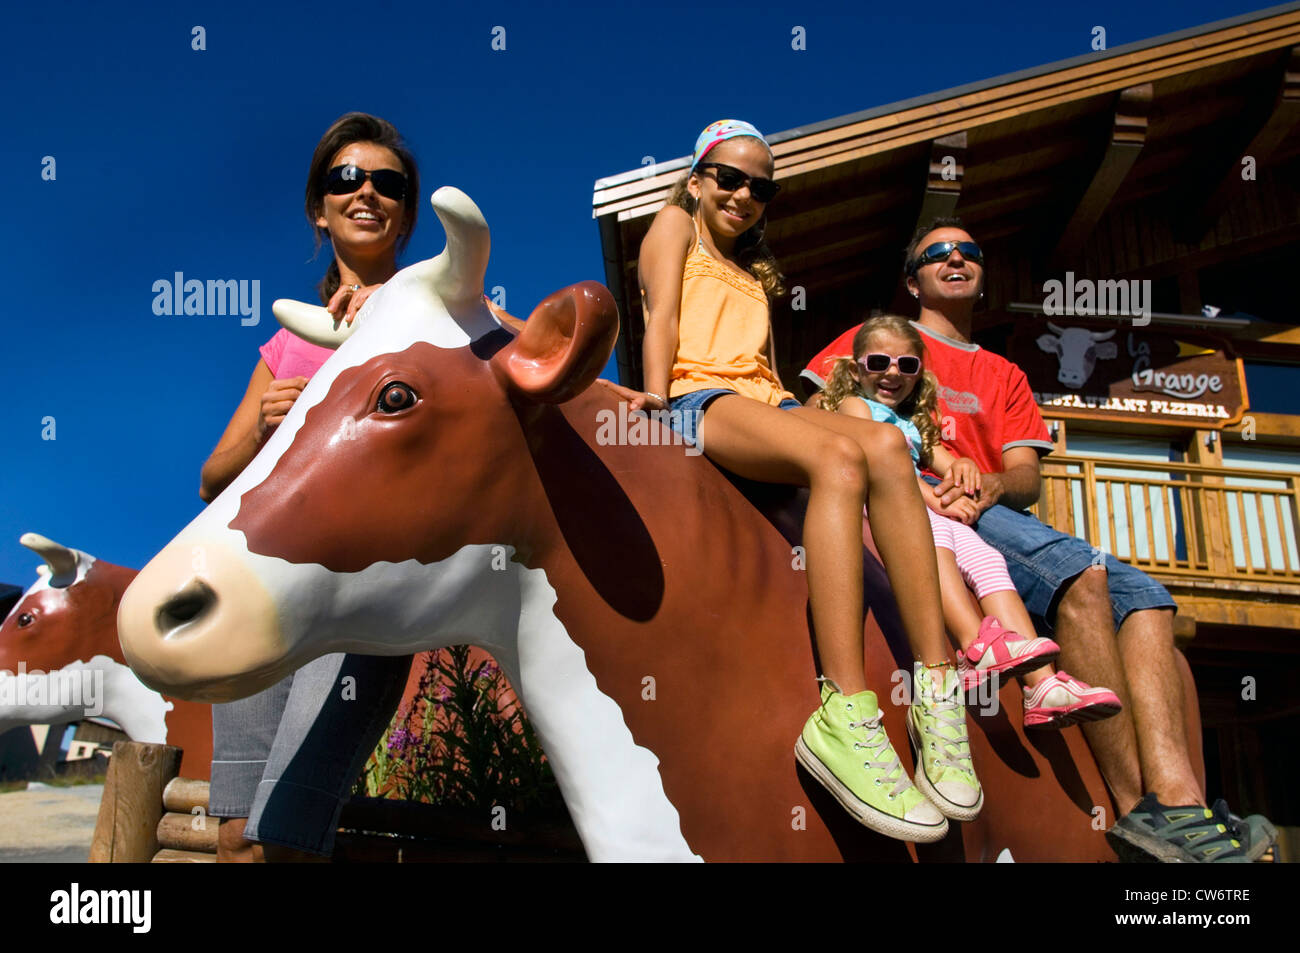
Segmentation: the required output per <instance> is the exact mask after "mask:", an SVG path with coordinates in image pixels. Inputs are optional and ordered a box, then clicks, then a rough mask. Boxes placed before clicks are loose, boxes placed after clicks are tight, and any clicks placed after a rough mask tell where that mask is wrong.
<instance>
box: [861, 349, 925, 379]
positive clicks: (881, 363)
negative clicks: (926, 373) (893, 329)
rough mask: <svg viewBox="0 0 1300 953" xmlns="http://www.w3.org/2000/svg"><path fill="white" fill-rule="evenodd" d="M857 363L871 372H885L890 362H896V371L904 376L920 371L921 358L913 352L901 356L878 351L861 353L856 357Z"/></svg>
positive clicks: (913, 375) (914, 374)
mask: <svg viewBox="0 0 1300 953" xmlns="http://www.w3.org/2000/svg"><path fill="white" fill-rule="evenodd" d="M858 363H859V364H861V365H862V366H863V367H865V368H866V369H867V370H868V371H870V372H871V373H872V374H883V373H885V371H887V370H889V366H890V365H891V364H897V365H898V373H900V374H902V375H903V376H904V377H915V376H916V375H917V374H919V373H921V359H920V358H919V357H917V356H916V355H915V354H904V355H902V356H901V357H894V356H893V355H892V354H880V353H875V354H863V355H862V356H861V357H860V358H858Z"/></svg>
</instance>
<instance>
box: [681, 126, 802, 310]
mask: <svg viewBox="0 0 1300 953" xmlns="http://www.w3.org/2000/svg"><path fill="white" fill-rule="evenodd" d="M734 138H736V139H751V140H753V141H754V142H759V143H762V144H763V146H764V148H766V147H767V143H765V142H763V140H762V139H754V137H753V136H736V137H734ZM698 174H699V173H697V172H687V173H686V174H685V175H683V176H682V177H681V178H680V179H678V180H677V181H676V182H675V183H673V188H672V191H671V192H669V193H668V201H667V204H668V205H676V206H677V207H678V208H681V209H685V210H686V214H687V215H689V216H691V217H692V218H694V217H695V210H696V208H698V207H699V202H698V200H697V199H696V198H695V196H693V195H691V193H690V190H688V189H687V188H686V184H687V183H688V182H690V180H691V176H692V175H698ZM766 229H767V213H766V212H764V213H763V216H762V217H761V218H760V219H759V220H758V221H757V222H756V223H755V224H754V225H752V226H750V227H749V228H748V229H746V230H745V232H744V233H743V234H742V235H741V236H740V237H739V238H737V239H736V247H735V256H736V261H738V262H739V263H740V265H741V267H742V268H744V269H745V270H746V271H748V272H749V273H750V274H751V275H753V276H754V277H755V278H757V279H758V282H759V284H761V285H762V286H763V291H764V293H765V294H766V295H767V297H768V298H769V300H770V299H774V298H779V297H781V296H782V295H783V294H785V276H784V275H782V274H781V269H780V268H779V267H778V266H777V263H776V256H775V255H773V254H772V249H770V248H768V247H767V243H766V242H765V241H763V232H764V231H765V230H766Z"/></svg>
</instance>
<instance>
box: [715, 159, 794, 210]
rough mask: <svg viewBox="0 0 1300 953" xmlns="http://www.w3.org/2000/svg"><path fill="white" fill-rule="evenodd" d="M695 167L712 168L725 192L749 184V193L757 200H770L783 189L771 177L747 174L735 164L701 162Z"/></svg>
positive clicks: (735, 190)
mask: <svg viewBox="0 0 1300 953" xmlns="http://www.w3.org/2000/svg"><path fill="white" fill-rule="evenodd" d="M695 168H697V169H712V170H713V177H714V178H715V179H716V180H717V182H718V188H720V189H722V191H724V192H737V191H739V190H740V189H743V188H744V187H745V186H747V185H748V186H749V194H750V195H752V196H753V197H754V201H755V202H764V203H766V202H770V201H772V199H774V198H776V193H777V192H780V191H781V186H779V185H777V184H776V183H775V182H773V181H772V180H771V179H756V178H754V177H752V176H748V175H745V173H743V172H741V171H740V170H739V169H737V168H735V167H733V166H729V165H723V164H722V163H721V162H701V163H700V164H699V165H697V166H696V167H695Z"/></svg>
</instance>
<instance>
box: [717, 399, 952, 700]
mask: <svg viewBox="0 0 1300 953" xmlns="http://www.w3.org/2000/svg"><path fill="white" fill-rule="evenodd" d="M788 413H789V414H790V415H791V416H794V417H801V418H803V419H804V420H807V421H808V422H809V423H813V424H816V425H818V426H819V427H825V428H827V429H829V430H834V431H836V432H837V433H841V434H843V435H845V436H847V437H851V438H852V439H853V440H854V441H855V442H856V443H857V444H858V446H859V447H861V449H862V452H863V454H864V455H865V456H866V458H867V460H868V461H869V463H870V465H869V467H868V470H867V477H868V479H867V497H868V499H869V501H870V512H871V525H872V535H873V536H874V538H875V540H876V548H877V549H878V550H880V557H881V560H882V561H883V562H884V564H885V572H886V573H888V575H889V584H890V586H891V587H892V588H893V590H894V597H895V600H896V601H897V603H898V613H899V615H900V616H901V617H902V620H903V628H904V629H905V630H906V632H907V639H908V642H909V643H910V644H911V647H912V653H913V654H914V655H915V656H916V657H917V658H918V659H920V660H921V661H922V662H924V663H925V664H926V665H928V666H935V665H940V664H942V663H944V662H947V661H948V644H947V635H946V633H945V632H944V627H943V603H942V598H941V596H940V593H939V569H938V564H937V563H936V561H935V555H934V537H933V535H932V534H931V533H930V530H929V517H928V516H926V513H925V503H924V501H922V499H921V491H920V488H919V487H918V485H917V482H916V472H915V470H914V469H913V468H912V457H911V454H909V453H908V450H907V438H905V437H904V436H903V434H902V431H900V430H898V429H897V428H896V427H892V426H890V425H889V424H880V423H876V422H875V421H870V420H861V419H859V418H855V417H849V416H847V415H845V414H834V413H830V412H828V411H824V410H814V409H813V408H811V407H801V408H799V409H798V410H792V411H788ZM707 447H708V445H707V444H705V452H706V453H707V452H708V449H707ZM859 548H861V546H860V544H859ZM931 675H932V677H933V678H934V680H935V684H940V682H941V680H942V677H943V674H942V672H941V671H940V670H937V669H935V670H932V672H931Z"/></svg>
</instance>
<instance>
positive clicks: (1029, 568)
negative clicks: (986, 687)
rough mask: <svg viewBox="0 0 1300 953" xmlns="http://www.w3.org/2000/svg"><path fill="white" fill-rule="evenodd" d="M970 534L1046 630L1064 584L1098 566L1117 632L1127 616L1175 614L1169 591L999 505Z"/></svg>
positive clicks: (1107, 555) (1034, 519)
mask: <svg viewBox="0 0 1300 953" xmlns="http://www.w3.org/2000/svg"><path fill="white" fill-rule="evenodd" d="M925 481H926V482H927V483H929V484H930V485H932V486H933V485H936V484H937V483H938V482H939V481H938V480H935V479H934V478H933V477H929V476H927V477H925ZM975 531H976V532H978V533H979V534H980V538H981V539H983V540H984V542H986V543H988V544H989V545H990V546H992V547H993V548H994V549H996V550H997V551H998V552H1000V553H1001V554H1002V555H1003V556H1004V557H1005V558H1006V561H1007V569H1008V570H1009V571H1010V573H1011V581H1012V582H1013V583H1015V587H1016V592H1018V593H1019V594H1020V598H1021V599H1022V600H1023V601H1024V603H1025V608H1027V609H1028V610H1029V612H1030V614H1032V615H1034V616H1036V617H1037V618H1039V619H1041V620H1043V621H1044V622H1046V623H1047V624H1048V628H1049V629H1050V628H1051V627H1052V626H1051V621H1052V619H1053V618H1055V616H1056V605H1057V603H1058V602H1059V601H1060V597H1061V594H1062V592H1063V591H1064V589H1065V586H1066V584H1067V583H1068V582H1070V581H1071V580H1072V579H1074V578H1075V577H1076V576H1078V575H1079V574H1080V573H1082V572H1084V571H1085V570H1087V569H1088V568H1090V567H1091V566H1093V565H1101V564H1102V563H1103V562H1104V564H1105V566H1106V576H1107V583H1108V585H1109V586H1110V606H1111V613H1112V614H1113V615H1114V622H1115V629H1116V630H1117V631H1118V629H1119V627H1120V626H1121V625H1122V624H1123V623H1124V620H1125V619H1126V618H1128V616H1129V613H1132V612H1138V611H1140V610H1143V609H1174V610H1177V608H1178V605H1177V603H1175V602H1174V600H1173V598H1172V597H1171V596H1170V595H1169V591H1168V590H1167V589H1165V587H1164V586H1162V585H1160V583H1158V582H1156V581H1155V580H1154V579H1152V578H1151V577H1150V576H1148V575H1147V574H1146V573H1144V572H1143V571H1142V570H1140V569H1135V568H1134V567H1133V566H1130V565H1129V564H1128V563H1125V562H1120V561H1119V560H1118V559H1116V558H1115V557H1114V556H1112V555H1111V554H1110V553H1103V552H1101V551H1100V550H1098V549H1095V548H1094V547H1092V546H1091V545H1089V544H1088V543H1087V542H1086V541H1085V540H1082V539H1079V538H1078V537H1076V536H1067V535H1066V534H1065V533H1062V532H1060V531H1059V530H1055V529H1052V527H1050V526H1048V525H1047V524H1046V523H1044V522H1042V521H1041V520H1039V519H1038V518H1037V517H1035V516H1032V515H1031V514H1029V513H1025V512H1022V511H1020V510H1013V509H1011V508H1010V507H1007V506H1003V505H1002V504H1000V503H999V504H996V505H994V506H990V507H989V508H988V509H987V510H985V511H984V512H983V513H981V514H980V518H979V522H977V523H976V524H975Z"/></svg>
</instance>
